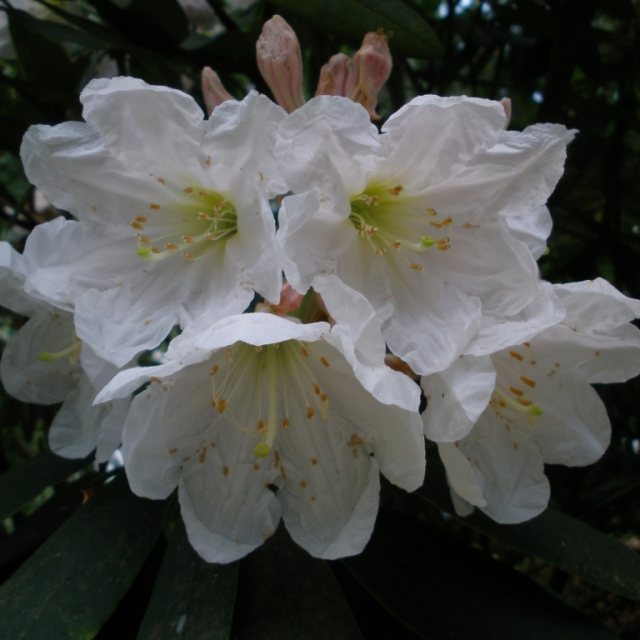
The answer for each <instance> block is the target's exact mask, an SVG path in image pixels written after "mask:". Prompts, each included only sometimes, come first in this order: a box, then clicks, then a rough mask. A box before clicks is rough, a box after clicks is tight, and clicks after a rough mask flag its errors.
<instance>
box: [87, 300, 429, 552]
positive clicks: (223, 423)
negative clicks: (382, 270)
mask: <svg viewBox="0 0 640 640" xmlns="http://www.w3.org/2000/svg"><path fill="white" fill-rule="evenodd" d="M371 317H373V313H371ZM350 336H353V334H352V332H351V330H350V329H349V328H348V327H345V326H341V325H340V324H336V325H335V326H334V327H333V328H331V327H330V325H329V324H327V323H325V322H314V323H311V324H301V323H299V322H297V321H294V320H292V319H290V318H284V317H280V316H277V315H274V314H271V313H264V312H256V313H251V314H244V315H238V316H230V317H228V318H226V319H223V320H221V321H220V322H218V323H217V324H214V325H212V326H210V327H209V328H208V330H206V331H204V332H203V333H194V334H190V335H189V334H183V336H180V337H179V338H177V339H176V340H175V341H174V342H173V343H172V345H171V346H170V348H169V351H168V353H167V362H166V363H165V364H162V365H159V366H155V367H145V368H136V369H130V370H126V371H124V372H122V373H120V374H119V375H118V376H116V377H115V379H114V380H113V381H112V382H111V383H110V384H109V385H107V387H106V388H105V389H104V390H103V391H102V392H101V394H100V395H99V398H98V400H102V399H111V398H114V397H119V396H122V395H123V396H127V395H128V394H130V393H131V392H132V391H133V390H135V389H136V388H137V387H138V386H139V385H140V384H142V383H144V382H147V381H149V382H150V383H151V384H149V386H148V387H147V388H146V389H145V390H144V391H143V392H141V393H139V394H138V395H136V396H135V399H134V401H133V403H132V406H131V410H130V413H129V416H128V418H127V422H126V425H125V431H124V440H123V455H124V462H125V469H126V471H127V475H128V477H129V481H130V484H131V487H132V488H133V490H134V491H135V492H136V493H138V494H139V495H142V496H147V497H150V498H166V497H167V496H168V495H169V494H170V493H171V492H172V491H173V490H174V488H175V487H176V485H177V486H178V489H179V497H180V504H181V508H182V515H183V518H184V521H185V524H186V528H187V532H188V534H189V539H190V540H191V543H192V544H193V546H194V547H195V549H196V550H197V551H198V552H199V553H200V555H202V557H204V558H205V559H206V560H209V561H212V562H230V561H232V560H235V559H237V558H240V557H242V556H244V555H246V554H247V553H249V552H250V551H251V550H253V549H254V548H256V547H257V546H259V545H261V544H262V543H263V542H264V541H265V540H266V538H268V537H269V536H270V535H271V534H272V533H273V532H274V531H275V529H276V527H277V525H278V522H279V520H280V518H281V517H282V518H283V520H284V523H285V525H286V527H287V529H288V531H289V533H290V534H291V536H292V537H293V539H294V540H295V541H296V542H297V543H298V544H300V545H301V546H302V547H304V548H305V549H306V550H307V551H309V552H310V553H311V554H312V555H314V556H318V557H321V558H329V559H331V558H337V557H342V556H347V555H352V554H355V553H358V552H360V551H361V550H362V548H363V547H364V545H365V544H366V542H367V541H368V539H369V537H370V535H371V531H372V528H373V524H374V521H375V518H376V513H377V510H378V493H379V472H382V473H383V474H384V475H385V476H386V477H387V478H388V479H389V480H390V481H391V482H393V483H395V484H397V485H398V486H400V487H402V488H404V489H406V490H409V491H410V490H414V489H416V488H418V487H419V486H420V485H421V484H422V482H423V478H424V465H425V454H424V438H423V435H422V427H421V423H420V418H419V415H418V413H417V405H418V401H419V393H418V388H417V386H416V385H415V384H414V383H413V382H412V381H411V380H409V379H408V378H406V377H405V376H403V375H402V374H399V373H397V372H395V371H392V370H391V369H389V368H387V367H385V366H384V364H383V362H384V360H383V358H380V359H379V360H378V362H377V363H374V362H373V361H372V360H373V358H375V354H379V355H382V356H384V354H383V353H382V354H380V352H379V347H378V344H371V345H367V340H369V339H371V337H372V336H373V331H370V332H369V335H368V336H365V335H362V334H360V335H356V336H353V339H352V340H350ZM353 340H355V342H354V341H353ZM389 390H392V391H393V401H392V404H389V403H388V401H387V400H386V399H385V398H384V395H385V392H388V391H389ZM381 400H382V401H381Z"/></svg>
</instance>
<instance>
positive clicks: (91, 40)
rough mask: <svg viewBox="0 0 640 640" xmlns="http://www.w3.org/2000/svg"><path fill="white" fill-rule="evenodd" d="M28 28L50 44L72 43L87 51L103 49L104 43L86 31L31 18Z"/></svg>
mask: <svg viewBox="0 0 640 640" xmlns="http://www.w3.org/2000/svg"><path fill="white" fill-rule="evenodd" d="M28 27H29V29H30V31H31V32H32V33H37V34H38V35H41V36H43V37H44V38H46V39H47V40H49V41H50V42H72V43H74V44H78V45H80V46H82V47H87V48H88V49H104V47H105V43H104V41H103V40H102V39H101V38H96V37H95V36H94V35H92V34H91V33H89V32H87V31H81V30H80V29H74V28H73V27H70V26H68V25H66V24H63V23H61V22H51V21H50V20H37V19H35V18H33V17H32V18H31V20H29V24H28Z"/></svg>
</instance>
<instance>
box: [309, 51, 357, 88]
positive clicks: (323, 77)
mask: <svg viewBox="0 0 640 640" xmlns="http://www.w3.org/2000/svg"><path fill="white" fill-rule="evenodd" d="M351 66H352V63H351V58H350V57H349V56H347V55H345V54H344V53H336V54H335V55H333V56H331V57H330V58H329V62H327V63H326V64H324V65H322V69H320V79H319V80H318V88H317V89H316V95H317V96H325V95H326V96H346V95H347V93H346V89H347V79H348V77H349V74H350V72H351Z"/></svg>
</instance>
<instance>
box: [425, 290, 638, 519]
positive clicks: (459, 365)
mask: <svg viewBox="0 0 640 640" xmlns="http://www.w3.org/2000/svg"><path fill="white" fill-rule="evenodd" d="M554 293H555V294H556V296H557V297H558V299H559V300H560V302H561V304H562V305H563V307H564V309H565V312H566V316H565V318H564V320H563V321H562V322H559V323H558V324H555V325H554V326H551V327H549V328H547V329H544V330H543V331H541V332H540V333H538V334H537V335H533V336H532V337H530V338H529V339H528V340H526V341H524V342H522V343H516V344H514V345H512V346H507V347H505V348H504V349H502V350H500V351H497V352H496V353H494V354H492V355H491V356H490V357H487V356H480V357H474V356H465V357H463V358H461V359H460V361H459V362H456V363H455V365H454V366H453V367H452V371H450V372H444V373H443V374H436V375H434V376H429V377H427V378H425V379H424V380H423V386H424V388H425V392H426V395H427V399H428V402H429V403H432V405H433V408H434V416H429V410H427V412H425V415H424V418H423V419H424V423H425V432H426V433H427V435H428V436H429V437H430V438H432V439H434V440H436V441H438V442H439V451H440V455H441V458H442V460H443V462H444V465H445V468H446V471H447V478H448V480H449V484H450V486H451V489H452V490H453V492H454V493H455V494H457V496H458V497H459V498H461V499H462V500H460V499H458V500H457V501H456V503H457V505H458V506H459V507H460V508H461V510H462V511H465V510H466V508H468V506H469V505H474V506H477V507H479V508H481V509H482V510H483V511H484V512H485V513H487V514H488V515H489V516H491V517H492V518H494V519H495V520H497V521H498V522H504V523H515V522H522V521H523V520H528V519H529V518H532V517H534V516H536V515H537V514H539V513H540V512H541V511H543V510H544V509H545V508H546V506H547V503H548V501H549V484H548V481H547V479H546V477H545V475H544V463H549V464H563V465H569V466H581V465H586V464H591V463H593V462H595V461H596V460H597V459H598V458H600V456H601V455H602V454H603V453H604V451H605V449H606V448H607V446H608V445H609V440H610V436H611V426H610V423H609V419H608V417H607V412H606V409H605V407H604V404H603V403H602V401H601V400H600V398H599V396H598V394H597V392H596V391H595V390H594V389H593V387H592V386H591V385H592V384H594V383H608V382H623V381H625V380H628V379H629V378H631V377H634V376H636V375H638V374H639V373H640V330H638V329H637V328H636V327H635V326H633V325H632V324H631V322H630V321H631V320H633V319H634V318H637V317H640V302H639V301H637V300H632V299H630V298H626V297H625V296H623V295H622V294H621V293H620V292H618V291H617V290H616V289H615V288H614V287H612V286H611V285H609V284H608V283H606V282H605V281H604V280H600V279H598V280H594V281H589V282H578V283H572V284H568V285H556V286H555V287H554ZM487 360H490V364H491V365H492V369H493V376H494V377H495V384H493V385H490V384H489V382H490V377H491V375H492V374H491V370H490V368H488V367H487ZM478 370H480V371H481V375H478ZM482 376H484V379H483V378H482ZM452 380H453V381H454V382H453V383H452V382H451V381H452ZM435 416H438V419H439V420H442V421H444V424H445V425H448V427H446V426H445V427H444V428H442V431H441V432H440V433H438V431H437V429H436V426H435V420H434V417H435Z"/></svg>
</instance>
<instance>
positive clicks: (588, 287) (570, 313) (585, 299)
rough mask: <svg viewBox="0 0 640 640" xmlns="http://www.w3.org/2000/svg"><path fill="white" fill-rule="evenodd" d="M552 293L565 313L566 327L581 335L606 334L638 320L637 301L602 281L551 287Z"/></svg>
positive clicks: (638, 302)
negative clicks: (563, 307)
mask: <svg viewBox="0 0 640 640" xmlns="http://www.w3.org/2000/svg"><path fill="white" fill-rule="evenodd" d="M554 291H555V293H556V295H557V296H558V297H559V298H560V300H561V302H562V304H563V305H564V306H565V308H566V309H567V319H566V324H568V325H569V326H572V327H574V328H575V329H577V330H578V331H581V332H584V333H588V332H607V331H608V330H611V329H615V328H617V327H619V326H621V325H623V324H626V323H628V322H630V321H631V320H634V319H635V318H638V317H640V300H634V299H633V298H628V297H627V296H625V295H623V294H622V293H620V291H618V290H617V289H616V288H615V287H614V286H612V285H611V284H609V283H608V282H607V281H606V280H603V279H602V278H596V279H595V280H586V281H583V282H570V283H567V284H559V285H554Z"/></svg>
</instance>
